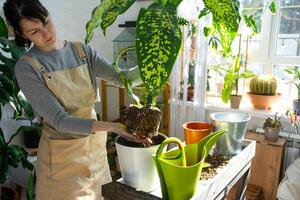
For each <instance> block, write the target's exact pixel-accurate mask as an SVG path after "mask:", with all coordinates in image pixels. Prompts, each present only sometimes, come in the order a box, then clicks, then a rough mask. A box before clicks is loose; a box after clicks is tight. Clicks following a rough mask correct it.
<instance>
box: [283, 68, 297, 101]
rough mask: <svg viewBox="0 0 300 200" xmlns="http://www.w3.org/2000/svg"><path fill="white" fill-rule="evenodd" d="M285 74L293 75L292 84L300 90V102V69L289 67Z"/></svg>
mask: <svg viewBox="0 0 300 200" xmlns="http://www.w3.org/2000/svg"><path fill="white" fill-rule="evenodd" d="M285 72H286V73H288V74H289V75H292V80H290V82H291V83H293V84H294V85H295V86H296V87H297V89H298V100H300V69H299V68H298V67H289V68H286V69H285Z"/></svg>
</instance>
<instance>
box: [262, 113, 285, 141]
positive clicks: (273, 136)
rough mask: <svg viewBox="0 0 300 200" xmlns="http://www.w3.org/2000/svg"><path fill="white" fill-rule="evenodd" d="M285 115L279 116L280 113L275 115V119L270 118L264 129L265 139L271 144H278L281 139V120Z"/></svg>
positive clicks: (266, 121)
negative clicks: (279, 138)
mask: <svg viewBox="0 0 300 200" xmlns="http://www.w3.org/2000/svg"><path fill="white" fill-rule="evenodd" d="M282 117H283V115H281V116H278V113H276V114H275V117H274V118H272V117H268V118H267V119H266V120H265V122H264V126H263V128H264V129H265V139H266V140H268V141H271V142H276V141H277V140H278V137H279V131H280V129H281V128H282V124H281V121H280V120H281V118H282Z"/></svg>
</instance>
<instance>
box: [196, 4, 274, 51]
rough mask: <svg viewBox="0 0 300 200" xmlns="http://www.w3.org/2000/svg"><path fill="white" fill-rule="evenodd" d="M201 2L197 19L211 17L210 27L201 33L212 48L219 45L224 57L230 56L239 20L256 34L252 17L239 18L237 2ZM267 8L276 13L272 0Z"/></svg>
mask: <svg viewBox="0 0 300 200" xmlns="http://www.w3.org/2000/svg"><path fill="white" fill-rule="evenodd" d="M203 2H204V4H205V8H204V9H203V10H201V12H200V14H199V18H201V17H203V16H206V15H208V14H210V13H211V15H212V25H211V27H205V28H204V30H203V33H204V35H205V36H211V38H210V41H209V44H211V45H212V47H213V48H215V49H217V48H218V43H220V44H221V47H222V50H223V55H224V56H226V57H227V56H229V55H230V52H231V44H232V42H233V40H234V39H235V38H236V36H237V35H238V30H239V26H240V23H241V20H244V22H245V24H246V26H247V27H249V28H250V29H251V30H252V31H253V33H257V26H256V22H255V20H254V19H253V15H243V16H242V17H241V15H240V1H239V0H203ZM268 8H269V10H270V12H271V13H273V14H274V13H275V12H276V4H275V2H274V0H272V1H271V2H270V3H268ZM218 36H219V37H218Z"/></svg>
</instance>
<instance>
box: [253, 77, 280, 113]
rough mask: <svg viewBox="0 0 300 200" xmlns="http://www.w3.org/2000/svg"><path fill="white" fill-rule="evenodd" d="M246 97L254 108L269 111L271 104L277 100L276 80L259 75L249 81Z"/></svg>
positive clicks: (278, 95)
mask: <svg viewBox="0 0 300 200" xmlns="http://www.w3.org/2000/svg"><path fill="white" fill-rule="evenodd" d="M249 89H250V92H249V93H248V97H249V99H250V101H251V103H252V105H253V106H254V107H255V108H258V109H271V106H272V104H273V103H275V102H276V101H278V100H279V98H280V94H279V93H276V89H277V79H276V78H275V77H274V76H271V75H259V76H255V77H253V78H252V79H251V80H250V84H249Z"/></svg>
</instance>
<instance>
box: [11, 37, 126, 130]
mask: <svg viewBox="0 0 300 200" xmlns="http://www.w3.org/2000/svg"><path fill="white" fill-rule="evenodd" d="M82 46H83V47H84V49H85V52H86V54H87V62H88V66H89V70H90V74H91V75H92V79H93V80H92V82H93V83H94V84H95V83H96V81H95V77H96V76H97V77H99V78H101V79H104V80H106V81H109V82H111V83H113V84H115V85H121V82H120V79H119V75H118V73H117V72H116V71H115V70H114V69H113V68H112V66H111V64H110V63H109V62H108V61H107V60H105V58H104V57H103V56H101V55H100V54H99V53H98V52H97V51H96V50H94V49H92V48H91V47H90V46H88V45H87V46H86V45H83V44H82ZM26 54H27V55H29V56H31V57H33V58H34V59H36V60H37V61H38V62H39V63H40V64H41V65H43V67H44V69H45V70H44V71H45V73H47V72H53V71H58V70H63V69H67V68H72V67H77V66H79V65H81V64H82V61H81V60H80V58H78V56H77V54H76V51H75V49H74V47H73V45H72V43H71V42H66V46H65V47H64V48H63V49H59V50H54V51H50V52H43V51H40V50H39V49H37V48H35V47H32V48H31V49H30V50H29V51H28V52H27V53H26ZM15 73H16V77H17V80H18V84H19V86H20V88H21V91H22V92H23V93H24V95H25V97H26V98H27V100H28V101H29V103H30V104H31V106H32V108H33V109H34V111H35V112H36V113H37V114H38V115H39V116H41V117H42V118H43V120H45V122H46V123H48V124H50V125H51V126H52V127H54V128H55V129H56V130H58V131H61V132H72V133H81V134H89V133H90V132H91V127H92V123H93V121H94V120H92V119H82V118H76V117H73V116H71V115H69V113H67V112H66V111H65V110H64V107H63V106H62V105H61V104H60V102H59V101H58V99H57V98H56V97H55V96H54V95H53V93H52V92H51V91H50V90H49V89H48V88H47V85H46V83H45V81H44V79H43V76H42V74H41V72H39V71H37V70H36V69H35V67H33V66H31V64H29V63H28V62H26V61H25V60H22V59H21V60H20V61H19V62H17V64H16V67H15Z"/></svg>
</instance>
